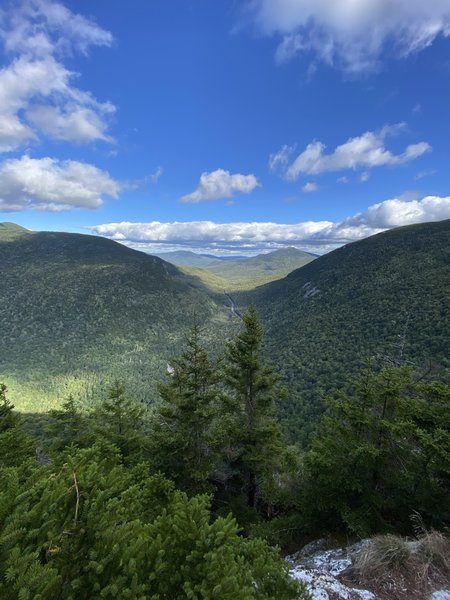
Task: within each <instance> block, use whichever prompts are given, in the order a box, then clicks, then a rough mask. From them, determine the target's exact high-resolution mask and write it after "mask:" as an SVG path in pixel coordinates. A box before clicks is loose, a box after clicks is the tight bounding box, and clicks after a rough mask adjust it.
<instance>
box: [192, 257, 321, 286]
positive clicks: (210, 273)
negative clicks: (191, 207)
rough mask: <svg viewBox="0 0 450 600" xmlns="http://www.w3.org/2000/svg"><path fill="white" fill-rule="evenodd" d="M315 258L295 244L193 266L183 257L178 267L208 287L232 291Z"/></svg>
mask: <svg viewBox="0 0 450 600" xmlns="http://www.w3.org/2000/svg"><path fill="white" fill-rule="evenodd" d="M315 258H316V256H315V255H313V254H310V253H308V252H303V251H302V250H298V249H297V248H282V249H280V250H274V251H273V252H268V253H265V254H258V255H257V256H251V257H245V258H239V259H238V260H236V259H234V260H232V259H230V260H226V261H225V260H223V259H221V260H214V261H212V262H209V263H207V262H203V263H199V264H198V265H197V266H195V265H194V264H192V262H191V263H190V264H189V259H188V257H186V261H185V265H184V267H182V268H183V270H184V271H185V273H187V274H189V275H192V276H194V277H197V278H198V279H199V280H200V281H201V282H203V283H204V284H205V285H206V286H208V287H209V288H211V289H212V290H216V291H219V290H228V291H234V290H242V289H251V288H254V287H256V286H258V285H263V284H265V283H268V282H269V281H274V280H276V279H281V278H282V277H285V276H286V275H287V274H288V273H290V272H291V271H293V270H294V269H298V268H299V267H301V266H303V265H305V264H308V263H309V262H311V261H312V260H314V259H315ZM193 262H195V261H193Z"/></svg>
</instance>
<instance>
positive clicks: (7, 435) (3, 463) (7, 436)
mask: <svg viewBox="0 0 450 600" xmlns="http://www.w3.org/2000/svg"><path fill="white" fill-rule="evenodd" d="M6 392H7V387H6V385H5V384H4V383H0V467H12V466H15V465H20V464H21V463H22V462H23V461H24V460H25V459H27V458H31V457H32V456H33V455H34V444H33V440H32V439H31V438H30V437H29V436H28V435H26V434H25V432H24V431H23V429H22V423H21V419H20V417H19V415H18V414H17V413H15V412H14V405H13V404H11V402H10V401H9V400H8V397H7V394H6Z"/></svg>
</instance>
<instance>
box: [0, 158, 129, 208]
mask: <svg viewBox="0 0 450 600" xmlns="http://www.w3.org/2000/svg"><path fill="white" fill-rule="evenodd" d="M119 189H120V186H119V184H118V182H117V181H114V180H113V179H112V178H111V177H110V176H109V174H108V173H107V172H105V171H101V170H100V169H97V167H94V166H92V165H89V164H86V163H81V162H76V161H72V160H66V161H58V160H56V159H54V158H48V157H46V158H40V159H33V158H30V157H29V156H23V157H22V158H20V159H10V160H6V161H4V162H3V163H1V164H0V210H2V211H20V210H25V209H27V208H30V209H33V210H46V211H57V212H59V211H61V210H68V209H71V208H97V207H99V206H101V204H102V203H103V199H102V197H103V196H104V195H108V196H111V197H113V198H116V197H117V195H118V193H119Z"/></svg>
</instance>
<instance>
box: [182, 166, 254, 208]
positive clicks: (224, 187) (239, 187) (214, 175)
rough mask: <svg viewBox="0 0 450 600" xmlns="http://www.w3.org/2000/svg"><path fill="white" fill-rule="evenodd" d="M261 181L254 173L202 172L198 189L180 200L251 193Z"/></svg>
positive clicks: (205, 199)
mask: <svg viewBox="0 0 450 600" xmlns="http://www.w3.org/2000/svg"><path fill="white" fill-rule="evenodd" d="M259 186H260V183H259V182H258V180H257V179H256V177H255V176H254V175H241V174H239V173H236V174H234V175H232V174H231V173H230V172H229V171H225V170H224V169H217V170H216V171H212V172H211V173H202V175H201V176H200V182H199V184H198V186H197V189H196V190H195V191H194V192H192V193H191V194H187V195H186V196H183V197H182V198H181V199H180V201H181V202H184V203H194V204H196V203H198V202H206V201H208V200H219V199H221V198H232V197H233V196H234V195H235V194H238V193H241V194H249V193H250V192H252V191H253V190H254V189H255V188H257V187H259Z"/></svg>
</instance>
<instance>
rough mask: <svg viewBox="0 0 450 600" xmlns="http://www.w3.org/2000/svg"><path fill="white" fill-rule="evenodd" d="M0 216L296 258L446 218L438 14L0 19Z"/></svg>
mask: <svg viewBox="0 0 450 600" xmlns="http://www.w3.org/2000/svg"><path fill="white" fill-rule="evenodd" d="M0 60H1V71H0V213H1V214H0V219H1V220H4V221H14V222H16V223H19V224H21V225H23V226H25V227H28V228H30V229H34V230H39V229H46V230H64V231H77V232H85V233H88V232H91V233H96V234H100V235H106V236H108V237H111V238H112V239H116V240H118V241H122V242H124V243H127V244H128V245H131V246H133V247H136V248H141V249H144V250H146V251H150V252H152V251H154V252H160V251H164V250H173V249H175V248H184V249H186V248H190V249H194V250H197V251H207V252H224V253H233V252H236V253H239V254H242V253H243V252H245V253H257V252H260V251H267V250H270V249H275V248H278V247H283V246H285V245H295V246H297V247H299V248H303V249H306V250H310V251H313V252H319V253H320V252H326V251H328V250H330V249H333V248H335V247H336V246H338V245H340V244H343V243H347V242H349V241H352V240H357V239H360V238H362V237H365V236H367V235H370V234H373V233H377V232H379V231H382V230H385V229H388V228H391V227H395V226H399V225H404V224H410V223H416V222H425V221H429V220H440V219H445V218H450V189H449V188H450V186H449V180H448V179H449V178H448V172H449V157H450V140H449V125H450V119H449V114H448V107H449V106H450V0H428V1H427V2H426V3H424V2H423V1H422V0H341V2H339V3H336V2H335V1H334V0H314V1H313V0H249V1H247V0H240V1H239V2H238V1H237V0H236V1H233V0H217V1H211V0H191V1H188V0H186V1H184V0H183V1H181V0H152V1H151V2H149V1H147V0H132V2H123V1H122V0H109V1H108V2H104V0H90V2H89V3H82V2H79V1H70V2H65V3H59V2H54V1H51V0H23V1H19V0H13V1H9V0H6V1H3V2H2V4H1V8H0Z"/></svg>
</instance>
